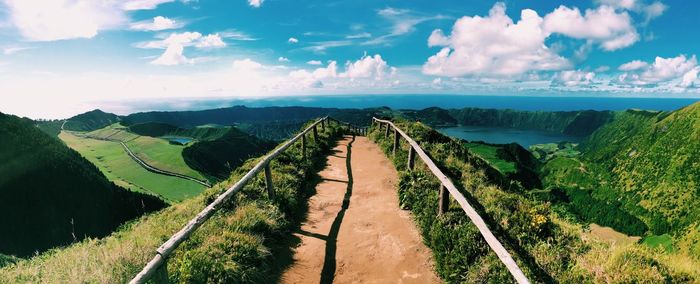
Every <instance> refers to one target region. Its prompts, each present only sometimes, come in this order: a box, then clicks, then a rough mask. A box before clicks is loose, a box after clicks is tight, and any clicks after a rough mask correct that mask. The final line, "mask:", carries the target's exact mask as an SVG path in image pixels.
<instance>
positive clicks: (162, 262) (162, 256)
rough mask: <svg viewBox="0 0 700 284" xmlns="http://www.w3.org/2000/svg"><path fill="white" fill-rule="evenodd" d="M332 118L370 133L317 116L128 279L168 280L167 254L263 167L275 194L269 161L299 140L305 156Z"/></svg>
mask: <svg viewBox="0 0 700 284" xmlns="http://www.w3.org/2000/svg"><path fill="white" fill-rule="evenodd" d="M331 122H336V123H337V124H338V125H344V126H346V127H347V128H348V131H349V132H350V133H351V134H353V135H364V134H366V133H367V128H366V127H357V126H354V125H352V124H349V123H345V122H340V121H338V120H335V119H332V118H329V117H324V118H321V119H319V120H317V121H316V122H314V123H313V124H311V125H310V126H309V127H307V128H306V129H304V131H302V132H301V133H299V134H298V135H296V136H294V137H293V138H292V139H290V140H288V141H287V142H285V143H284V144H282V146H279V147H278V148H277V149H276V150H275V151H274V152H272V153H270V154H268V155H267V156H265V157H264V158H263V159H262V160H260V162H258V163H257V164H256V165H255V166H254V167H253V168H252V169H251V170H250V171H248V173H246V174H245V175H244V176H243V177H242V178H241V179H240V180H239V181H238V182H236V183H235V184H234V185H233V186H231V187H229V188H228V189H227V190H226V191H224V192H223V193H222V194H220V195H219V196H218V197H217V198H216V199H215V200H214V201H213V202H212V203H210V204H209V205H208V206H207V207H206V208H204V209H203V210H202V211H200V212H199V213H198V214H197V215H196V216H195V217H194V218H192V220H190V221H189V222H188V223H187V225H185V226H184V227H183V228H182V229H181V230H180V231H179V232H177V233H175V234H174V235H173V236H172V237H170V239H168V240H167V241H166V242H165V243H163V245H161V246H160V247H159V248H158V249H156V255H155V256H154V257H153V259H151V261H149V262H148V264H146V266H145V267H144V268H143V269H142V270H141V272H139V273H138V274H137V275H136V276H135V277H134V278H133V279H132V280H131V281H130V282H129V283H131V284H136V283H146V281H148V280H150V279H153V280H154V282H156V283H168V270H167V260H168V257H169V256H170V255H171V254H172V253H173V251H174V250H175V249H176V248H177V247H178V246H179V245H180V244H181V243H182V242H184V241H185V240H187V239H188V238H189V237H190V235H192V233H194V232H195V231H196V230H197V229H198V228H199V227H200V226H202V224H204V222H206V221H207V220H208V219H209V218H210V217H211V216H212V215H213V214H214V213H216V211H218V210H219V208H220V207H221V205H222V204H224V202H226V201H227V200H229V199H231V197H233V196H234V195H235V194H236V193H237V192H238V191H240V190H241V189H242V188H243V187H244V186H245V185H246V184H247V183H248V182H249V181H250V180H251V179H252V178H253V177H254V176H255V175H257V174H258V173H260V172H261V171H263V172H264V174H265V184H266V188H267V194H268V196H269V197H271V198H274V196H275V188H274V186H273V184H272V171H271V170H270V162H272V160H273V159H275V158H276V157H277V156H278V155H280V154H281V153H282V152H284V151H285V150H286V149H287V148H289V147H291V146H292V145H293V144H294V143H296V142H297V141H300V140H301V149H302V153H303V155H304V156H305V157H306V144H307V141H306V140H307V138H306V136H307V134H309V133H311V134H312V135H313V138H314V142H315V143H316V142H317V141H318V139H319V136H318V127H319V126H320V127H321V128H322V129H325V127H326V126H330V123H331Z"/></svg>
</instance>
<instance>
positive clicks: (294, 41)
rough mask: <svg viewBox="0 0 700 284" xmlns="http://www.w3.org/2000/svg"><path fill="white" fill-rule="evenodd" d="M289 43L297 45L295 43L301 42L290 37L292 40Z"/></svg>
mask: <svg viewBox="0 0 700 284" xmlns="http://www.w3.org/2000/svg"><path fill="white" fill-rule="evenodd" d="M287 42H288V43H291V44H295V43H298V42H299V40H298V39H296V38H294V37H290V38H289V39H288V40H287Z"/></svg>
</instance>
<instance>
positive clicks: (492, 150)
mask: <svg viewBox="0 0 700 284" xmlns="http://www.w3.org/2000/svg"><path fill="white" fill-rule="evenodd" d="M465 146H466V147H467V148H468V149H469V151H471V152H472V153H474V154H476V155H477V156H479V157H480V158H482V159H484V160H485V161H487V162H488V163H489V164H490V165H491V166H492V167H494V168H495V169H496V170H498V171H499V172H501V173H502V174H508V173H515V172H517V166H516V164H515V163H514V162H508V161H504V160H503V159H501V158H500V157H498V149H499V147H497V146H492V145H486V144H482V143H472V142H467V143H465Z"/></svg>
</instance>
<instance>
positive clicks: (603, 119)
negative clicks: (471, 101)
mask: <svg viewBox="0 0 700 284" xmlns="http://www.w3.org/2000/svg"><path fill="white" fill-rule="evenodd" d="M401 113H402V115H403V116H404V117H406V118H407V119H409V120H419V121H421V122H423V123H425V124H428V125H430V126H433V127H441V126H455V125H469V126H495V127H509V128H520V129H537V130H546V131H553V132H559V133H563V134H567V135H573V136H587V135H589V134H591V133H593V131H595V130H596V129H598V128H599V127H600V126H602V125H603V124H605V123H607V122H609V121H610V119H612V117H613V112H610V111H593V110H586V111H559V112H544V111H519V110H510V109H480V108H463V109H441V108H437V107H433V108H426V109H423V110H401Z"/></svg>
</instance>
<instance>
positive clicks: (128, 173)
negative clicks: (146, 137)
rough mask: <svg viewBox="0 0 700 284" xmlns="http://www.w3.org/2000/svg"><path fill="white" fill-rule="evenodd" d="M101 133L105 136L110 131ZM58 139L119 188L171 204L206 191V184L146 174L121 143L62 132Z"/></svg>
mask: <svg viewBox="0 0 700 284" xmlns="http://www.w3.org/2000/svg"><path fill="white" fill-rule="evenodd" d="M98 131H100V132H103V134H104V133H106V131H109V130H108V129H105V130H98ZM120 135H122V136H123V135H124V134H120ZM59 138H61V140H63V141H64V142H65V143H66V144H67V145H68V146H69V147H71V148H73V149H74V150H76V151H78V152H79V153H80V154H81V155H83V156H84V157H85V158H86V159H88V160H89V161H90V162H92V163H93V164H95V165H96V166H97V167H98V168H99V169H100V171H102V173H104V175H105V176H107V178H108V179H109V180H111V181H112V182H114V183H116V184H117V185H119V186H122V187H125V188H129V189H131V190H134V191H139V192H145V193H151V194H155V195H158V196H161V197H162V198H163V199H165V200H168V201H170V202H178V201H182V200H184V199H187V198H191V197H193V196H196V195H198V194H199V193H201V192H202V191H203V190H204V186H203V185H201V184H198V183H195V182H193V181H189V180H184V179H180V178H176V177H170V176H165V175H160V174H155V173H152V172H149V171H147V170H146V169H144V168H143V167H141V166H140V165H139V164H137V163H136V162H135V161H134V160H132V159H131V158H130V157H129V156H128V155H127V154H126V153H125V152H124V149H123V148H122V146H121V145H120V144H119V143H118V142H112V141H103V140H96V139H89V138H81V137H77V136H75V135H73V134H70V133H68V132H62V133H61V134H60V135H59Z"/></svg>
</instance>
